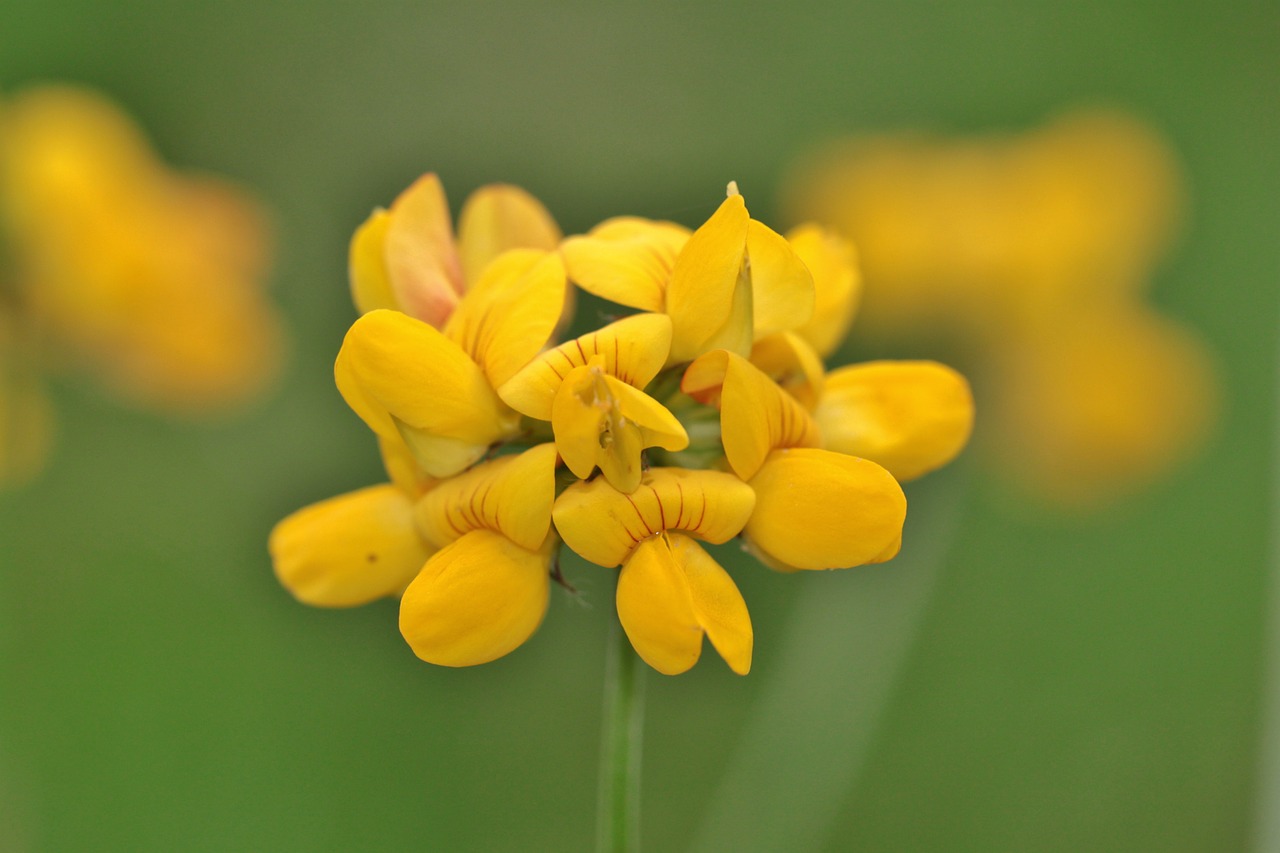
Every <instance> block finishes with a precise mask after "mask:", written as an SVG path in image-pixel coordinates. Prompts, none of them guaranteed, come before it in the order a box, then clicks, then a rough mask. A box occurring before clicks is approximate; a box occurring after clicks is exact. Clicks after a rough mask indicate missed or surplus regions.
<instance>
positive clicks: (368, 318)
mask: <svg viewBox="0 0 1280 853" xmlns="http://www.w3.org/2000/svg"><path fill="white" fill-rule="evenodd" d="M334 378H335V379H336V381H337V384H338V390H339V391H340V392H341V393H342V397H343V399H345V400H346V401H347V404H348V405H349V406H351V408H352V409H353V410H354V411H355V413H356V414H358V415H359V416H360V417H361V419H363V420H364V422H365V423H366V424H368V425H369V428H370V429H372V430H373V431H374V432H376V433H377V434H378V435H380V436H383V437H384V438H403V439H405V440H406V441H407V442H408V443H409V445H410V447H411V448H413V449H415V451H419V452H417V453H416V455H417V456H418V461H419V463H420V464H421V465H422V467H423V469H424V470H425V471H426V472H427V473H428V474H431V475H432V476H436V477H445V476H449V475H451V474H455V473H457V471H458V470H459V469H458V468H456V467H454V468H452V470H450V467H451V465H446V464H443V462H441V461H437V460H434V459H433V458H431V456H430V454H428V455H427V456H425V457H424V456H423V454H422V452H421V451H422V450H423V448H424V446H425V445H427V444H429V443H430V439H431V438H433V437H434V438H439V439H447V440H451V441H452V442H453V443H455V444H461V445H464V446H469V447H471V448H473V449H476V448H478V449H479V452H480V453H481V454H482V453H483V452H484V449H485V448H487V447H488V446H489V445H490V444H492V443H493V442H494V441H497V440H498V439H500V438H502V437H503V436H505V435H507V434H508V433H509V432H510V431H511V430H512V429H514V427H515V424H516V420H515V415H514V413H513V412H511V411H510V410H509V409H507V407H506V406H504V405H503V404H502V401H500V400H499V399H498V397H497V395H496V394H494V393H493V389H492V388H490V386H489V383H488V381H487V380H486V379H485V376H484V373H482V372H481V370H480V368H479V367H477V366H476V364H475V363H474V362H472V361H471V359H470V358H468V357H467V355H466V353H464V352H463V351H462V350H461V349H459V348H458V346H457V345H456V344H454V343H453V342H452V341H450V340H448V339H447V338H445V337H444V336H443V335H442V334H441V333H440V332H438V331H436V330H435V329H434V328H432V327H431V326H428V325H427V324H426V323H423V322H420V321H418V320H415V319H414V318H412V317H409V316H407V315H405V314H401V313H400V312H398V311H388V310H376V311H370V312H369V313H368V314H365V315H364V316H362V317H360V318H359V319H357V320H356V321H355V323H353V324H352V325H351V328H350V329H349V330H348V331H347V335H346V338H345V339H344V340H343V342H342V349H341V350H340V351H339V353H338V358H337V361H336V363H335V365H334ZM405 427H408V428H409V432H407V433H406V431H405V429H404V428H405ZM415 433H416V435H415ZM415 438H417V439H420V441H418V442H415V441H414V440H413V439H415ZM415 444H418V445H419V446H417V447H415ZM464 467H465V466H464Z"/></svg>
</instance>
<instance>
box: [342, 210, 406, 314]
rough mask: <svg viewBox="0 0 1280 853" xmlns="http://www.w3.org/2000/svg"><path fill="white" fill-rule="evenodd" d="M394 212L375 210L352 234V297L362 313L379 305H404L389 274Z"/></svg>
mask: <svg viewBox="0 0 1280 853" xmlns="http://www.w3.org/2000/svg"><path fill="white" fill-rule="evenodd" d="M390 225H391V214H390V213H388V212H387V211H385V210H375V211H374V212H373V213H372V214H371V215H370V216H369V218H368V219H366V220H365V221H364V223H363V224H362V225H361V226H360V227H359V228H357V229H356V233H355V234H354V235H352V237H351V248H350V250H349V251H348V262H347V272H348V277H349V278H350V280H351V301H352V302H354V303H355V306H356V310H357V311H359V312H360V313H361V314H365V313H368V312H369V311H372V310H374V309H375V308H391V309H394V310H397V311H398V310H399V309H400V303H399V302H398V301H397V300H396V296H395V293H393V292H392V290H391V279H389V278H388V277H387V254H386V252H387V229H388V228H389V227H390Z"/></svg>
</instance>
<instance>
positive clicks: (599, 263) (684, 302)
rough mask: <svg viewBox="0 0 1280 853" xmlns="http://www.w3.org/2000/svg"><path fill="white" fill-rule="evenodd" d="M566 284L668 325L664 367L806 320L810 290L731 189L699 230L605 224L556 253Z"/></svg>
mask: <svg viewBox="0 0 1280 853" xmlns="http://www.w3.org/2000/svg"><path fill="white" fill-rule="evenodd" d="M561 251H562V253H563V254H564V258H565V264H566V267H567V269H568V271H569V278H570V279H571V280H572V281H573V282H574V283H575V284H577V285H578V286H579V287H581V288H582V289H583V290H586V291H588V292H590V293H594V294H596V295H597V296H602V297H604V298H605V299H610V300H612V301H614V302H617V303H619V304H621V305H628V306H631V307H634V308H640V309H641V310H645V311H662V312H663V313H665V314H667V315H668V316H669V317H670V318H671V326H672V338H671V349H670V353H669V354H668V358H667V363H668V364H680V363H683V362H687V361H691V360H692V359H694V358H696V357H697V356H698V355H700V354H702V353H704V352H709V351H711V350H713V349H727V350H730V351H731V352H738V353H742V354H746V353H748V352H750V351H751V345H752V342H753V341H755V340H756V339H757V338H759V337H763V336H765V335H767V334H770V333H772V332H774V331H778V330H781V329H791V328H795V327H797V326H799V325H801V324H803V323H806V322H808V320H809V319H810V318H811V317H812V315H813V305H814V284H813V276H812V275H811V274H810V272H809V270H808V268H807V267H806V266H805V264H804V262H803V261H802V260H801V259H800V256H799V255H798V254H797V253H796V251H795V249H793V248H792V246H791V245H790V244H789V243H788V242H787V240H786V239H785V238H783V237H782V236H780V235H779V234H777V233H776V232H774V231H773V230H772V229H770V228H769V227H768V226H767V225H764V224H763V223H760V222H757V221H756V220H754V219H752V218H751V217H750V215H749V214H748V213H747V206H746V202H745V201H744V200H743V198H742V195H741V194H740V193H739V192H738V188H737V185H736V184H730V185H729V194H728V197H727V198H726V199H725V200H724V202H723V203H721V205H720V207H719V208H718V209H717V210H716V212H715V213H714V214H712V215H711V218H709V219H708V220H707V221H706V222H705V223H703V225H702V226H701V227H700V228H698V230H697V231H695V232H693V234H692V235H688V232H687V231H685V230H684V229H681V228H680V227H679V226H674V225H672V224H670V223H665V222H650V221H647V220H642V219H637V218H633V217H628V218H624V219H612V220H609V221H607V222H605V223H603V224H601V225H600V226H598V227H597V228H595V229H594V230H593V231H592V232H591V233H590V234H588V235H586V236H583V237H571V238H570V239H568V240H566V241H565V243H564V246H563V248H562V250H561Z"/></svg>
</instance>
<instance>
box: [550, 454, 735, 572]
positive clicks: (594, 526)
mask: <svg viewBox="0 0 1280 853" xmlns="http://www.w3.org/2000/svg"><path fill="white" fill-rule="evenodd" d="M755 501H756V498H755V493H754V492H753V491H752V490H751V487H749V486H748V485H746V484H745V483H743V482H742V481H741V480H739V479H738V478H737V477H735V476H733V475H732V474H726V473H723V472H720V471H689V470H686V469H684V468H650V469H649V470H648V471H645V472H644V476H643V477H642V478H641V483H640V488H639V489H637V490H636V491H635V492H634V493H633V494H630V495H628V494H623V493H622V492H619V491H618V490H617V489H615V488H613V487H612V486H610V485H609V484H608V483H607V482H605V481H604V480H602V479H597V480H592V481H591V482H589V483H575V484H574V485H572V486H570V487H569V488H567V489H565V491H564V493H563V494H561V495H560V497H559V498H558V499H557V500H556V503H555V508H554V510H553V511H552V517H553V518H554V519H555V524H556V530H557V531H559V533H560V536H561V538H562V539H564V542H565V544H566V545H568V546H569V547H570V548H572V549H573V550H574V551H576V552H577V553H578V554H579V555H581V556H582V557H583V558H584V559H586V560H589V561H590V562H592V563H595V564H596V565H600V566H605V567H606V568H608V567H611V566H617V565H619V564H621V563H622V562H623V561H624V560H625V559H626V558H627V555H628V554H629V553H631V549H632V548H634V547H635V546H636V545H637V544H638V543H639V542H641V541H643V540H644V539H646V538H647V537H650V536H653V535H655V534H657V533H661V532H662V531H664V530H679V531H683V532H685V533H688V534H689V535H691V536H694V537H696V538H698V539H702V540H704V541H706V542H711V543H714V544H717V545H718V544H720V543H723V542H728V541H729V540H730V539H732V538H733V537H734V536H736V535H738V533H739V532H740V531H741V530H742V528H743V526H744V525H745V524H746V523H747V519H748V518H750V517H751V511H752V509H753V508H754V507H755Z"/></svg>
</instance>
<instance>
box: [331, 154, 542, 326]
mask: <svg viewBox="0 0 1280 853" xmlns="http://www.w3.org/2000/svg"><path fill="white" fill-rule="evenodd" d="M559 242H560V229H559V227H558V226H557V225H556V223H555V220H554V219H552V218H551V214H549V213H547V210H546V208H544V207H543V206H542V204H541V203H540V202H539V201H538V200H537V199H535V198H534V197H533V196H531V195H529V194H528V193H527V192H525V191H524V190H522V189H520V188H519V187H513V186H508V185H506V184H491V185H489V186H486V187H482V188H481V189H479V190H476V191H475V192H474V193H472V194H471V196H470V197H468V199H467V201H466V203H465V204H464V205H463V207H462V214H461V215H460V216H459V217H458V237H457V239H456V240H455V239H454V236H453V225H452V221H451V219H450V217H449V206H448V201H447V199H446V198H445V194H444V188H443V187H442V186H441V185H440V179H439V178H437V177H436V176H435V175H434V174H427V175H423V176H422V177H421V178H419V179H418V180H417V181H415V182H414V183H413V184H412V185H410V186H409V188H408V189H406V190H405V191H404V192H402V193H401V194H400V195H399V196H398V197H397V198H396V200H395V201H394V202H392V204H391V209H390V210H382V209H379V210H375V211H374V212H373V214H372V215H371V216H370V217H369V218H368V219H367V220H365V222H364V224H363V225H361V226H360V227H359V228H358V229H356V233H355V235H354V236H353V237H352V238H351V247H350V276H351V297H352V299H353V301H354V302H355V304H356V308H357V309H358V310H359V311H360V312H361V313H362V314H363V313H367V312H369V311H373V310H375V309H377V308H392V309H395V310H398V311H403V312H404V313H406V314H408V315H410V316H411V317H416V318H417V319H419V320H421V321H423V322H424V323H427V324H429V325H431V326H435V327H436V328H437V329H439V328H442V327H443V326H444V324H445V322H446V321H447V320H448V319H449V316H450V315H451V314H452V313H453V311H454V309H455V308H456V307H457V305H458V301H459V300H460V299H461V298H462V297H463V296H464V295H465V294H466V293H467V290H468V288H469V287H470V286H472V285H474V284H475V283H476V282H477V281H479V279H480V274H481V273H482V272H483V271H484V269H485V267H487V266H488V265H489V263H490V262H491V261H492V260H493V259H494V258H496V257H498V255H500V254H502V253H503V252H505V251H507V250H508V249H543V250H550V249H554V248H555V247H556V245H557V244H558V243H559Z"/></svg>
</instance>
